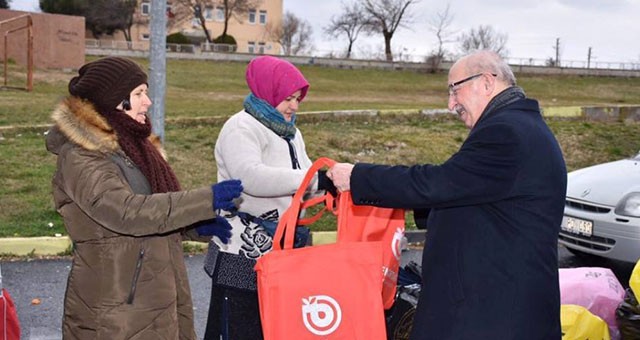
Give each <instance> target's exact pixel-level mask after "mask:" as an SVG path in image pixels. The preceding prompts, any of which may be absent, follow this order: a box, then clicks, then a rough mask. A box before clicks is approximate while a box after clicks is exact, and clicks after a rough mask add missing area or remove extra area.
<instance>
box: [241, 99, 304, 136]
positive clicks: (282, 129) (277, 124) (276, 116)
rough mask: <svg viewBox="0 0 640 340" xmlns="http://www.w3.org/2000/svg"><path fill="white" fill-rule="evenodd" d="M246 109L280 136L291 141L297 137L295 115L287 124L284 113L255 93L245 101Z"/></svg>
mask: <svg viewBox="0 0 640 340" xmlns="http://www.w3.org/2000/svg"><path fill="white" fill-rule="evenodd" d="M244 109H245V111H247V112H248V113H249V114H250V115H252V116H253V117H254V118H255V119H257V120H258V121H259V122H260V123H262V125H264V126H266V127H267V128H269V129H270V130H271V131H273V132H275V133H276V134H277V135H278V136H280V137H282V138H285V139H288V140H291V139H293V137H294V136H295V135H296V125H295V122H296V115H295V114H293V115H292V116H291V121H290V122H287V121H286V120H284V117H283V116H282V113H280V112H278V110H276V108H274V107H273V106H271V105H270V104H269V103H267V102H266V101H264V100H262V99H260V98H258V97H256V96H254V95H253V93H249V95H248V96H247V97H246V98H245V99H244Z"/></svg>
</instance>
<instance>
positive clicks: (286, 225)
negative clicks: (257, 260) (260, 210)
mask: <svg viewBox="0 0 640 340" xmlns="http://www.w3.org/2000/svg"><path fill="white" fill-rule="evenodd" d="M334 164H336V161H334V160H332V159H330V158H326V157H321V158H318V159H317V160H316V161H315V162H313V164H312V165H311V167H310V168H309V169H308V170H307V174H306V175H305V177H304V179H303V180H302V183H301V184H300V186H299V187H298V190H297V191H296V193H295V194H294V195H293V199H292V200H291V205H290V206H289V208H287V210H286V211H285V212H284V214H283V215H282V217H281V218H280V221H279V222H278V227H277V228H276V233H275V235H274V237H273V240H274V242H273V248H274V249H277V250H282V249H293V241H294V236H295V231H296V227H297V226H298V225H299V224H310V223H313V222H315V221H317V220H318V219H319V218H320V217H321V216H322V213H323V212H324V210H325V209H327V208H325V209H322V210H321V211H320V212H319V213H317V214H316V215H315V216H313V217H310V218H307V219H301V220H300V221H299V215H300V209H301V208H302V207H305V208H306V207H309V206H312V205H316V204H319V203H321V202H325V206H326V207H332V206H333V200H334V198H333V196H332V195H331V194H329V193H325V194H324V195H323V196H319V197H315V198H312V199H310V200H308V201H305V202H303V199H304V194H305V193H306V191H307V187H308V186H309V184H310V183H311V180H312V179H313V176H315V175H316V173H317V172H318V170H320V169H322V168H324V167H332V166H333V165H334ZM299 222H300V223H299ZM283 236H284V244H283V246H281V242H280V240H282V237H283Z"/></svg>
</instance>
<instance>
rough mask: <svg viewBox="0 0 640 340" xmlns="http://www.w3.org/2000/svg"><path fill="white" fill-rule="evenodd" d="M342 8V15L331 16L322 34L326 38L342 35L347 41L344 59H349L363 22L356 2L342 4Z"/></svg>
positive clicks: (359, 7) (360, 10)
mask: <svg viewBox="0 0 640 340" xmlns="http://www.w3.org/2000/svg"><path fill="white" fill-rule="evenodd" d="M342 7H343V12H342V14H341V15H340V16H333V17H332V18H331V23H329V25H328V26H326V27H325V28H324V32H325V34H327V35H328V36H330V37H335V38H337V37H338V36H340V35H342V34H344V35H346V36H347V40H349V45H348V46H347V53H346V58H350V57H351V50H352V49H353V43H354V42H355V41H356V39H358V35H359V34H360V32H361V31H362V29H363V28H364V25H365V21H364V18H363V17H362V7H361V6H360V4H358V3H357V2H356V3H352V4H350V5H345V4H344V3H343V4H342Z"/></svg>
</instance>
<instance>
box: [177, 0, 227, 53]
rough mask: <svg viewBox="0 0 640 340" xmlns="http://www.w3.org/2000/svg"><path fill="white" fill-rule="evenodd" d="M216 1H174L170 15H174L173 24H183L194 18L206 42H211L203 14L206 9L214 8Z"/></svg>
mask: <svg viewBox="0 0 640 340" xmlns="http://www.w3.org/2000/svg"><path fill="white" fill-rule="evenodd" d="M216 3H217V1H216V0H176V1H175V2H174V7H175V8H172V13H174V15H175V18H176V20H175V22H180V23H182V22H184V21H186V20H191V19H192V18H195V19H196V20H197V21H198V25H200V28H201V29H202V32H203V33H204V36H205V38H206V39H207V42H210V43H211V42H213V38H212V37H211V33H209V29H208V28H207V20H205V12H206V10H207V8H210V9H213V8H215V5H216Z"/></svg>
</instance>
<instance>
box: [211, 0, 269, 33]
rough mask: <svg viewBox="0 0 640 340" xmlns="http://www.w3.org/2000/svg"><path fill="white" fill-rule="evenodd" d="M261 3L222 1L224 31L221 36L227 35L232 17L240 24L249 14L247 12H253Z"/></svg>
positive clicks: (241, 0)
mask: <svg viewBox="0 0 640 340" xmlns="http://www.w3.org/2000/svg"><path fill="white" fill-rule="evenodd" d="M261 3H262V0H222V5H223V7H224V29H223V30H222V34H221V35H222V36H223V37H224V36H226V35H227V28H228V26H229V20H230V19H231V18H232V17H233V18H235V19H236V20H238V21H239V22H242V20H243V17H245V16H246V15H247V13H249V10H252V9H253V10H255V9H256V8H258V6H260V4H261Z"/></svg>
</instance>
